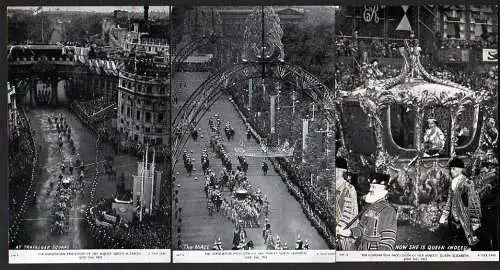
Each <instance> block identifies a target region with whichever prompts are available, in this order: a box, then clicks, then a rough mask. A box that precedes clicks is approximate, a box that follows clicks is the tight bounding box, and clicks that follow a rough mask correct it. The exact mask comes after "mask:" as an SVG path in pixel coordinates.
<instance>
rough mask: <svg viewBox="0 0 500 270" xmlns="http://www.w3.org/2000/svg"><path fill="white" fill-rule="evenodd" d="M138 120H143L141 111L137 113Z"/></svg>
mask: <svg viewBox="0 0 500 270" xmlns="http://www.w3.org/2000/svg"><path fill="white" fill-rule="evenodd" d="M136 118H137V120H141V111H137V114H136Z"/></svg>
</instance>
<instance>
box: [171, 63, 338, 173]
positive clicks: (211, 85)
mask: <svg viewBox="0 0 500 270" xmlns="http://www.w3.org/2000/svg"><path fill="white" fill-rule="evenodd" d="M251 78H272V79H275V80H280V81H286V82H288V83H290V84H291V85H293V86H294V87H295V88H296V89H298V90H299V91H302V93H303V94H305V95H306V96H308V97H309V98H311V99H312V100H313V102H315V103H317V104H318V109H319V111H321V112H322V113H324V115H325V117H326V120H327V121H328V123H329V124H336V123H339V122H340V121H339V115H338V113H337V112H338V111H339V109H338V108H339V105H340V104H339V101H340V99H339V98H338V97H337V95H336V93H335V92H334V91H333V90H331V89H330V88H329V87H327V86H326V85H324V84H323V83H322V82H321V81H320V80H318V79H317V78H316V77H315V76H314V75H312V74H310V73H309V72H307V71H306V70H304V69H303V68H301V67H299V66H296V65H293V64H290V63H286V62H282V61H268V62H266V61H260V62H241V63H238V64H236V65H234V66H232V67H231V68H228V69H226V70H223V71H221V72H219V73H217V74H215V75H213V76H211V77H210V78H208V79H207V80H206V81H205V82H203V83H202V84H201V85H200V86H199V87H198V88H197V89H196V90H195V91H194V92H193V93H192V94H191V96H190V97H189V98H188V101H187V102H186V103H184V105H183V106H182V108H181V109H180V110H179V111H178V113H177V115H176V116H175V118H174V119H173V121H172V131H173V132H175V133H178V132H180V135H181V136H180V138H178V137H177V136H175V137H173V139H172V142H171V143H172V155H173V159H172V161H173V165H175V163H176V162H177V159H178V158H179V155H180V154H181V151H182V149H183V148H184V146H185V144H186V143H187V141H188V139H189V134H190V126H191V124H194V125H197V124H198V123H199V121H200V120H201V118H202V117H203V115H205V113H206V112H207V111H208V109H209V108H210V107H211V106H212V105H213V104H214V103H215V102H216V101H217V100H218V99H219V98H220V97H221V96H222V95H224V94H229V92H228V90H229V89H230V88H232V87H233V86H235V85H236V84H237V83H239V82H243V81H246V80H248V79H251ZM333 126H335V125H333Z"/></svg>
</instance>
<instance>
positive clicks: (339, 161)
mask: <svg viewBox="0 0 500 270" xmlns="http://www.w3.org/2000/svg"><path fill="white" fill-rule="evenodd" d="M335 167H336V168H339V169H345V170H347V161H346V160H345V159H344V158H341V157H337V158H335Z"/></svg>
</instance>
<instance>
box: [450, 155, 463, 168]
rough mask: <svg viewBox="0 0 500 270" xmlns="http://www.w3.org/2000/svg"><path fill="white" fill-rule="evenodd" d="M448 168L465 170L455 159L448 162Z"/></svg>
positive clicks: (460, 162) (459, 160) (461, 163)
mask: <svg viewBox="0 0 500 270" xmlns="http://www.w3.org/2000/svg"><path fill="white" fill-rule="evenodd" d="M448 166H449V167H450V168H453V167H455V168H465V164H464V162H463V161H462V160H461V159H459V158H456V157H455V158H453V159H452V160H450V162H449V163H448Z"/></svg>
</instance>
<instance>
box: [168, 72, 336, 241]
mask: <svg viewBox="0 0 500 270" xmlns="http://www.w3.org/2000/svg"><path fill="white" fill-rule="evenodd" d="M207 76H208V74H207V73H180V74H177V77H176V78H175V79H176V80H174V84H173V85H174V87H175V88H177V89H175V90H174V91H177V92H178V93H179V94H178V98H179V104H182V102H185V101H186V99H187V97H188V96H189V94H190V93H191V92H192V91H193V90H194V89H195V88H196V87H197V86H198V85H199V84H200V83H201V82H202V81H203V80H204V79H205V78H207ZM179 81H186V82H187V87H184V88H182V89H181V90H182V91H179V89H178V87H179ZM215 113H218V114H219V115H221V120H222V123H223V124H224V123H226V122H227V121H230V122H231V125H232V126H233V128H234V129H235V132H236V135H235V139H234V141H231V142H228V141H227V140H225V138H224V144H225V147H226V150H227V151H228V152H229V153H230V155H231V156H232V162H233V164H238V162H237V159H236V155H235V154H234V148H235V147H237V146H239V144H240V142H241V139H240V138H244V140H245V141H246V136H245V134H246V128H245V125H244V123H243V121H242V120H241V119H240V118H239V116H238V114H237V111H236V110H235V108H234V107H233V105H232V104H231V103H230V102H229V100H228V99H227V97H224V98H222V99H220V100H219V101H217V102H216V103H215V104H214V106H213V107H212V109H211V112H209V114H210V115H213V114H215ZM209 114H207V115H205V116H204V117H203V119H202V121H201V122H200V124H199V126H198V128H201V135H203V138H198V141H197V142H194V141H193V140H192V139H190V141H189V142H188V143H187V144H186V147H185V149H186V150H189V151H193V154H192V156H193V157H194V158H195V162H194V165H195V169H196V171H194V172H193V175H192V176H188V175H187V173H186V171H185V169H184V166H183V164H182V159H181V161H180V163H179V164H177V165H176V167H175V171H176V172H179V175H177V176H176V178H177V181H176V184H179V185H180V188H179V206H180V207H182V226H181V229H182V231H181V239H182V241H183V244H184V248H193V249H200V248H209V249H210V248H211V247H212V244H213V242H214V241H215V240H216V239H217V238H219V237H220V238H221V240H222V242H223V245H224V248H225V249H230V248H231V243H232V237H233V235H232V234H233V230H234V225H233V224H232V223H231V221H229V220H228V219H227V218H225V217H223V216H222V215H221V214H218V213H216V214H214V215H213V216H209V215H208V210H207V208H206V203H207V199H206V197H205V194H204V191H203V186H204V183H203V180H198V181H195V180H194V177H198V178H199V179H203V177H202V169H201V164H200V156H201V150H202V149H203V148H207V149H210V147H209V141H208V140H209V138H208V137H209V136H208V134H209V133H208V118H209V117H210V115H209ZM246 144H247V145H249V146H256V143H255V142H253V143H246ZM209 151H211V149H210V150H209ZM247 161H248V163H249V170H248V177H249V181H250V184H251V185H252V186H254V187H257V188H259V189H260V190H262V192H263V193H264V194H266V195H267V198H268V200H269V202H270V216H269V220H270V223H271V227H272V230H273V235H274V236H275V237H276V235H279V236H280V238H281V242H282V244H283V243H285V242H287V243H288V247H289V248H292V249H293V248H294V246H295V241H296V239H297V235H299V234H300V236H301V238H302V240H306V239H307V240H308V241H309V242H310V243H311V249H328V245H327V243H326V241H324V239H323V238H322V237H321V236H320V235H319V233H318V232H317V231H316V229H314V227H312V225H311V223H310V222H309V220H308V219H307V217H306V216H305V215H304V213H303V212H302V208H301V206H300V204H299V203H298V202H297V201H296V200H295V199H294V198H293V197H292V195H290V194H289V193H288V190H287V187H286V185H285V184H284V183H283V182H282V180H281V179H280V177H279V176H278V175H277V173H276V172H275V171H274V170H272V169H271V170H269V173H268V175H267V176H264V175H263V173H262V171H261V167H260V166H261V163H262V161H263V159H262V158H247ZM268 164H269V163H268ZM210 165H211V167H212V168H213V169H214V170H215V171H216V172H217V174H218V173H219V172H220V171H221V169H222V165H221V162H220V160H219V159H216V158H215V155H214V153H213V152H210ZM226 195H227V192H226ZM261 221H263V220H261ZM176 224H177V222H176V221H174V226H176ZM175 231H176V228H175V227H174V232H175ZM247 233H248V235H249V240H253V242H254V243H255V245H256V249H264V248H265V247H264V240H263V239H262V236H261V234H262V228H254V229H252V228H247ZM177 240H178V235H175V236H174V238H173V242H174V243H177ZM186 245H187V246H186ZM195 245H198V246H197V247H196V246H195ZM188 246H189V247H188Z"/></svg>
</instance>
